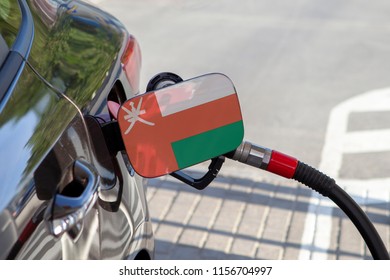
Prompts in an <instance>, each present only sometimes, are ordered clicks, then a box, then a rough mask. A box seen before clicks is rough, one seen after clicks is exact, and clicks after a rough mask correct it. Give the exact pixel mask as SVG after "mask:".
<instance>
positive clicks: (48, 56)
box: [0, 0, 153, 259]
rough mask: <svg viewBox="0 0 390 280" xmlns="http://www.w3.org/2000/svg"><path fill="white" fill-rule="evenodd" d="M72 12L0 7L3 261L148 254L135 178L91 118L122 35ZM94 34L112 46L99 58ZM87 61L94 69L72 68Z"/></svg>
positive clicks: (65, 7)
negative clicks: (7, 28) (110, 39)
mask: <svg viewBox="0 0 390 280" xmlns="http://www.w3.org/2000/svg"><path fill="white" fill-rule="evenodd" d="M75 3H76V4H78V5H75V4H72V5H70V4H69V2H68V1H41V0H31V1H29V2H28V3H27V2H26V1H24V0H19V1H18V2H15V1H8V0H0V5H1V6H2V8H4V7H5V9H3V10H2V11H5V12H3V13H0V28H2V27H3V26H5V25H7V24H9V22H12V24H11V25H12V26H13V29H14V30H12V31H13V33H14V35H13V36H9V34H11V32H8V31H7V32H4V33H6V34H7V36H6V38H5V39H4V40H1V41H0V43H1V47H2V50H4V51H3V52H2V53H3V54H4V55H2V56H1V58H2V61H1V62H2V66H1V68H0V79H1V80H2V81H3V80H4V81H6V83H0V97H1V98H0V144H1V147H0V154H1V157H0V167H1V168H0V178H1V185H0V248H1V250H0V258H1V259H4V258H8V259H100V258H115V259H118V258H128V257H130V258H134V257H137V255H139V253H140V252H143V250H145V249H147V250H148V251H149V252H148V254H147V255H149V256H150V255H151V254H152V250H153V242H152V234H151V222H150V219H149V216H148V213H147V207H146V199H145V194H144V190H143V188H142V178H140V177H138V176H136V175H135V174H134V173H133V172H131V167H129V168H130V173H131V174H130V173H129V172H128V171H127V168H126V164H127V165H128V162H127V161H126V157H124V156H122V154H121V153H120V152H118V151H111V150H110V149H109V147H107V145H106V141H105V140H106V139H105V137H104V135H103V134H102V129H101V123H99V121H98V119H100V120H101V119H102V118H101V117H100V116H97V117H94V116H91V115H97V114H100V113H101V112H102V111H104V104H105V100H106V99H107V98H111V97H109V96H108V95H109V94H111V92H114V95H115V94H116V93H115V92H116V90H115V88H120V87H121V86H114V89H112V87H113V84H114V83H115V81H116V79H119V78H118V76H117V75H116V74H115V73H117V72H118V69H120V65H121V64H120V61H119V60H118V52H119V50H120V49H122V48H124V46H123V44H124V43H125V42H124V41H125V40H124V39H125V38H126V36H124V34H126V33H124V31H123V29H121V27H120V28H118V26H117V25H116V24H117V23H116V21H112V22H111V19H110V18H109V17H108V15H106V14H104V13H103V14H102V15H103V16H105V17H106V18H103V19H102V18H100V17H99V16H97V15H100V13H99V11H98V10H93V9H91V8H90V7H89V6H88V5H84V4H83V3H81V2H75ZM18 4H20V10H19V7H17V5H18ZM83 5H84V6H83ZM18 11H19V12H20V15H19V16H11V15H15V14H17V13H15V12H18ZM91 11H92V12H97V15H95V14H94V13H91ZM1 16H3V18H1ZM57 20H58V21H57ZM69 23H71V24H69ZM100 24H105V25H107V27H106V29H107V30H106V31H104V30H105V29H104V28H103V29H102V28H101V26H100ZM91 26H92V27H93V28H95V29H96V32H95V31H94V30H93V28H92V27H91ZM112 26H113V27H112ZM91 28H92V29H91ZM0 30H1V31H2V33H1V34H4V33H3V30H5V29H0ZM101 30H103V31H104V32H101ZM113 30H115V32H116V33H115V34H113V33H112V31H113ZM96 34H97V36H96V38H94V37H93V36H94V35H96ZM102 34H103V35H104V36H111V37H115V38H113V39H115V40H116V41H115V42H116V45H115V44H113V45H112V44H111V43H110V44H107V41H103V42H101V45H102V46H106V47H107V50H106V51H102V50H101V49H99V48H96V46H97V44H96V43H98V41H99V40H101V36H102ZM118 34H122V35H121V36H119V35H118ZM72 36H75V37H72ZM92 38H93V39H94V40H95V41H91V40H92ZM84 39H85V41H86V42H87V43H85V42H84ZM80 40H81V41H80ZM96 40H98V41H96ZM42 44H43V45H42ZM43 46H46V52H42V49H45V47H43ZM80 46H82V47H83V50H82V51H80V49H79V47H80ZM113 46H114V47H113ZM48 48H50V49H48ZM61 48H63V49H61ZM91 51H94V52H96V55H91ZM122 51H123V50H122ZM30 52H31V53H30ZM85 54H87V56H86V57H87V58H88V59H90V60H88V61H89V62H90V63H95V62H96V63H99V67H93V66H91V65H89V64H87V62H88V61H86V60H85V59H84V60H81V61H80V60H75V59H74V58H75V57H76V56H78V55H80V57H79V58H80V59H83V58H85V57H84V55H85ZM99 55H100V56H101V59H100V58H99V59H96V58H97V56H99ZM10 59H12V60H10ZM115 61H118V62H115ZM114 62H115V63H114ZM84 65H86V66H85V67H84ZM113 65H114V66H113ZM7 67H10V69H8V68H7ZM10 70H12V71H10ZM109 73H111V74H112V75H108V74H109ZM93 74H95V75H93ZM115 85H116V83H115ZM114 99H115V100H116V98H114ZM125 99H126V97H125V95H123V94H121V100H122V101H124V100H125ZM117 101H119V100H117ZM141 255H142V256H146V255H145V254H141Z"/></svg>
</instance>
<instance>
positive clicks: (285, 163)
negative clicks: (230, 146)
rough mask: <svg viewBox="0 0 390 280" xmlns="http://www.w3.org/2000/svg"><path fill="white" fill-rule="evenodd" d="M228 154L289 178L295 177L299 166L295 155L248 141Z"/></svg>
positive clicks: (237, 159)
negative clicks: (291, 155)
mask: <svg viewBox="0 0 390 280" xmlns="http://www.w3.org/2000/svg"><path fill="white" fill-rule="evenodd" d="M226 156H227V157H228V158H231V159H233V160H236V161H239V162H242V163H245V164H248V165H251V166H253V167H256V168H260V169H264V170H267V171H269V172H272V173H275V174H277V175H280V176H283V177H285V178H289V179H291V178H293V176H294V173H295V170H296V168H297V166H298V160H297V159H295V158H293V157H290V156H288V155H285V154H283V153H280V152H278V151H275V150H271V149H269V148H266V147H262V146H258V145H255V144H252V143H250V142H247V141H245V142H242V143H241V145H240V146H238V148H237V149H236V150H235V151H234V152H232V153H229V154H227V155H226Z"/></svg>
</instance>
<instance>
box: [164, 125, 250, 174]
mask: <svg viewBox="0 0 390 280" xmlns="http://www.w3.org/2000/svg"><path fill="white" fill-rule="evenodd" d="M243 136H244V125H243V122H242V121H238V122H235V123H231V124H228V125H225V126H221V127H219V128H216V129H213V130H209V131H206V132H204V133H201V134H197V135H194V136H191V137H188V138H184V139H182V140H179V141H176V142H173V143H172V149H173V152H174V154H175V157H176V161H177V165H178V167H179V169H182V168H186V167H189V166H191V165H194V164H197V163H200V162H203V161H206V160H208V159H211V158H214V157H216V156H219V155H222V154H225V153H228V152H230V151H233V150H234V149H236V148H237V147H238V146H239V145H240V144H241V142H242V139H243Z"/></svg>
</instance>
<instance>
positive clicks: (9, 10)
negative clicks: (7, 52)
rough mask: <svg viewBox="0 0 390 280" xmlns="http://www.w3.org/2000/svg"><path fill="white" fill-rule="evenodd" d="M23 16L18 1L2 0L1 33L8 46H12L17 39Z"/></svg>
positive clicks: (0, 4)
mask: <svg viewBox="0 0 390 280" xmlns="http://www.w3.org/2000/svg"><path fill="white" fill-rule="evenodd" d="M21 18H22V16H21V11H20V8H19V4H18V1H15V0H0V34H1V36H2V37H3V40H4V41H5V42H6V43H7V45H8V47H11V46H12V44H13V43H14V41H15V39H16V36H17V34H18V30H19V26H20V23H21Z"/></svg>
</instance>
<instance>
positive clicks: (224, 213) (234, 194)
mask: <svg viewBox="0 0 390 280" xmlns="http://www.w3.org/2000/svg"><path fill="white" fill-rule="evenodd" d="M259 172H261V171H259ZM256 173H257V170H254V169H253V170H250V169H247V168H237V170H227V171H226V172H224V171H223V170H222V171H221V176H219V177H218V178H217V179H216V180H215V182H213V183H212V184H211V185H210V186H209V187H208V188H207V189H205V190H203V191H197V190H195V189H192V188H190V187H188V186H184V185H183V184H182V183H181V182H179V181H177V180H176V179H174V178H173V177H164V178H160V179H153V180H150V181H149V190H148V197H149V202H150V210H151V213H152V216H153V221H154V227H155V233H156V258H157V259H313V258H314V259H318V258H319V259H322V258H326V259H366V258H368V259H369V258H371V255H370V253H369V252H368V251H367V248H366V246H365V244H364V242H363V240H362V239H361V237H360V235H359V234H358V232H357V231H356V229H355V228H354V226H353V225H352V223H351V222H350V221H349V220H348V219H347V218H346V216H345V215H344V214H343V213H341V211H339V210H338V209H336V208H334V207H333V203H332V202H329V201H328V200H327V199H324V200H321V199H317V202H316V203H314V204H311V203H313V198H312V195H313V193H312V191H311V190H309V189H307V188H306V187H303V186H300V185H298V184H295V183H293V182H289V181H286V182H285V183H284V184H273V183H272V182H267V181H266V180H264V179H262V178H261V176H259V175H258V174H256ZM193 174H194V175H197V176H198V177H199V174H200V173H199V172H194V173H193ZM355 198H356V199H359V201H365V202H368V200H369V198H368V197H367V194H366V196H363V197H355ZM363 204H364V203H363ZM312 205H316V208H317V209H316V214H317V217H321V216H323V215H328V216H327V218H330V220H331V239H330V243H329V244H326V243H325V244H321V242H320V243H319V244H315V243H318V240H321V234H322V233H321V232H319V231H318V227H316V228H315V230H314V231H313V232H312V234H313V235H312V242H309V243H302V240H303V232H304V228H305V223H306V218H307V215H308V214H307V212H308V209H309V207H312ZM364 208H365V210H366V211H367V213H368V214H369V216H370V217H371V219H372V220H373V221H374V222H375V226H376V227H377V228H378V230H379V231H380V234H381V236H382V238H384V239H385V240H387V242H386V245H387V246H389V242H388V241H389V240H390V237H389V226H388V224H389V208H390V204H389V200H388V198H387V199H385V202H382V201H380V202H378V201H376V202H375V203H366V206H364ZM316 240H317V242H316Z"/></svg>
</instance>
